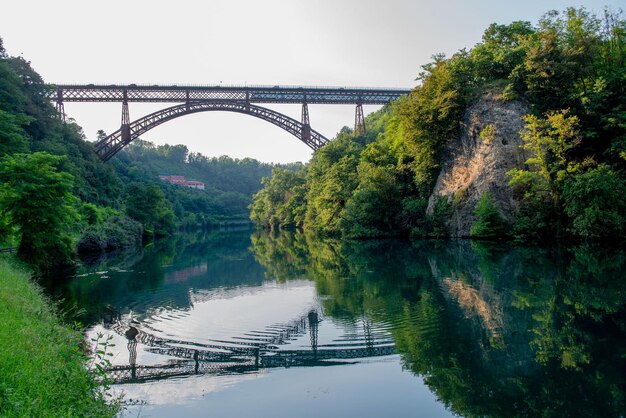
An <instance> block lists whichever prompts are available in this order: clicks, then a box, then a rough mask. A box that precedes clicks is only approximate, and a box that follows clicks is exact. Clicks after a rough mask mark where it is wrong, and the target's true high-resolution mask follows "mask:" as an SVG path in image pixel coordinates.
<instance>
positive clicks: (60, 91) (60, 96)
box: [56, 89, 65, 122]
mask: <svg viewBox="0 0 626 418" xmlns="http://www.w3.org/2000/svg"><path fill="white" fill-rule="evenodd" d="M56 107H57V112H59V117H60V118H61V120H62V121H63V122H65V105H63V89H57V106H56Z"/></svg>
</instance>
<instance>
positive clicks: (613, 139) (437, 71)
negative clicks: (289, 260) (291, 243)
mask: <svg viewBox="0 0 626 418" xmlns="http://www.w3.org/2000/svg"><path fill="white" fill-rule="evenodd" d="M418 82H419V83H418V86H417V87H416V88H415V89H414V90H413V91H412V92H411V94H410V95H408V96H407V97H404V98H402V99H400V100H398V101H396V102H394V103H392V104H390V105H388V106H386V107H385V108H383V109H381V110H380V111H378V112H375V113H373V114H370V115H368V117H367V118H366V127H367V133H366V134H365V135H361V136H356V135H354V133H353V132H352V131H351V130H350V129H349V128H344V129H343V130H342V131H341V132H340V133H339V134H338V135H337V137H336V138H335V139H334V140H333V141H331V142H330V143H329V144H328V145H326V146H325V147H324V148H322V149H320V150H318V151H317V152H316V153H315V155H314V156H313V158H312V160H311V161H310V163H309V164H307V166H306V167H304V168H303V169H302V170H300V171H296V172H293V171H286V170H282V169H275V170H274V171H273V173H272V177H271V178H269V179H266V180H265V181H264V185H265V187H264V188H263V189H262V190H261V191H260V192H259V193H257V194H256V195H255V197H254V204H253V205H252V206H251V218H252V219H253V221H254V222H255V223H257V224H258V225H262V226H264V227H267V228H304V229H306V230H308V231H312V232H315V233H317V234H321V235H325V236H335V237H338V236H343V237H357V238H362V237H383V236H403V235H404V236H414V237H420V236H437V237H442V236H446V235H447V234H448V232H447V229H446V223H447V221H448V219H449V217H450V213H451V211H453V210H454V207H455V205H457V204H458V200H460V199H462V198H463V196H448V197H439V198H437V199H436V201H435V202H434V204H432V203H431V206H432V208H431V210H427V208H428V206H429V199H431V200H432V193H433V187H434V184H435V181H436V179H437V175H438V173H439V171H440V169H441V165H442V159H443V158H444V155H443V152H442V150H443V148H444V147H445V146H446V144H448V143H449V142H450V141H452V140H454V138H456V137H458V135H459V130H460V125H461V121H462V119H463V115H464V112H465V110H466V109H467V108H468V106H469V105H470V104H471V103H473V102H475V101H476V100H477V99H478V98H480V97H481V96H482V95H485V94H487V93H489V94H492V95H495V96H496V97H497V100H498V101H500V102H502V103H507V102H512V101H517V102H520V103H523V104H524V105H525V106H526V107H527V108H528V112H527V113H526V114H525V115H523V116H521V117H522V119H523V123H524V125H523V126H524V127H523V129H522V130H521V131H520V132H519V137H521V140H522V141H523V144H522V148H523V150H522V152H523V155H524V156H525V163H524V164H523V166H522V167H520V168H517V169H513V170H510V171H509V172H508V184H505V185H504V186H505V187H507V188H509V190H510V193H511V194H512V195H513V197H514V198H515V199H516V201H517V202H518V205H517V207H518V208H517V210H516V213H514V214H513V215H514V216H513V220H512V221H506V220H505V218H506V217H505V216H503V215H504V214H503V213H502V209H501V208H500V207H498V204H497V202H496V201H494V199H493V198H492V197H491V196H490V194H489V193H484V194H483V195H482V196H481V198H480V201H479V202H478V203H477V204H476V206H475V209H474V219H473V222H474V224H473V225H472V228H471V236H473V237H477V238H507V237H508V238H517V239H520V240H542V239H545V238H553V237H557V238H561V239H565V238H567V239H575V240H597V239H601V240H607V239H620V238H623V237H624V236H625V235H626V215H625V214H626V182H625V178H626V95H625V92H626V21H625V20H624V19H623V17H622V14H621V12H613V11H610V10H606V11H605V12H604V15H603V16H601V17H598V16H595V15H593V14H591V13H589V12H588V11H586V10H585V9H582V8H581V9H576V8H568V9H566V10H565V11H563V12H562V13H559V12H556V11H552V12H549V13H547V14H546V15H545V16H544V17H543V18H542V19H540V21H539V22H538V24H537V25H532V24H531V23H529V22H522V21H518V22H513V23H511V24H508V25H499V24H492V25H491V26H489V27H488V28H487V30H486V31H485V33H484V35H483V39H482V41H481V42H480V43H478V44H477V45H475V46H474V47H473V48H471V49H470V50H465V49H463V50H461V51H459V52H457V53H455V54H454V55H453V56H451V57H445V56H444V55H435V56H434V57H433V61H432V62H430V63H428V64H426V65H424V66H423V67H422V72H420V74H419V77H418ZM493 135H494V132H493V127H492V126H485V127H484V129H483V130H482V131H481V132H480V138H481V140H482V141H485V142H487V141H489V140H490V139H491V138H492V137H493Z"/></svg>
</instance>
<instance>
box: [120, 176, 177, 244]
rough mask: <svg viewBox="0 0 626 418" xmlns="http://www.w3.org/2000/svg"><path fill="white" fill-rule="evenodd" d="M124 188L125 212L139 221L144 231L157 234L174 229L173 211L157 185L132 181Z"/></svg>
mask: <svg viewBox="0 0 626 418" xmlns="http://www.w3.org/2000/svg"><path fill="white" fill-rule="evenodd" d="M126 190H127V195H126V213H127V214H128V216H130V217H131V218H133V219H135V220H136V221H138V222H140V223H141V224H142V225H143V226H144V228H145V232H147V233H148V234H154V235H156V236H159V235H169V234H171V233H172V232H173V231H174V219H175V216H174V212H173V211H172V207H171V205H170V203H169V202H168V201H167V200H166V199H165V195H164V194H163V191H162V190H161V189H160V188H159V187H158V186H157V185H154V184H148V185H144V184H141V183H132V184H130V185H128V187H127V189H126Z"/></svg>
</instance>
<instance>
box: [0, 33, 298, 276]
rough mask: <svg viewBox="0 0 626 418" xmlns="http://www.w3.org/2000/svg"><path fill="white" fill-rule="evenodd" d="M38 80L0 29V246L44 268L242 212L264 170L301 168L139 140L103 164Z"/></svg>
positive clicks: (243, 217) (239, 217) (240, 216)
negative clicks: (191, 184)
mask: <svg viewBox="0 0 626 418" xmlns="http://www.w3.org/2000/svg"><path fill="white" fill-rule="evenodd" d="M45 88H46V87H45V85H44V82H43V80H42V78H41V76H39V74H37V73H36V72H35V70H33V69H32V67H31V65H30V63H29V62H28V61H26V60H24V59H23V58H22V57H11V56H8V54H7V53H6V51H5V49H4V47H3V45H2V41H1V39H0V247H12V246H15V247H17V248H18V255H19V256H20V258H22V259H23V260H25V261H27V262H28V263H30V264H31V265H32V266H33V267H34V268H36V269H39V270H42V271H43V270H49V269H52V268H55V267H58V266H61V265H68V264H71V263H72V260H73V258H74V256H75V254H76V252H77V251H79V252H93V251H111V250H117V249H122V248H125V247H133V246H137V245H141V243H142V241H145V240H146V239H152V238H153V237H158V236H163V235H168V234H171V233H172V232H174V231H175V230H176V228H181V227H182V228H185V227H187V228H188V227H193V228H196V227H203V226H207V225H212V224H219V223H223V222H242V221H243V222H249V220H248V205H250V203H251V202H252V195H253V194H254V193H256V192H257V191H258V190H259V189H260V188H261V179H262V178H263V177H265V176H268V175H270V173H271V171H272V169H274V168H277V167H281V168H282V169H285V170H299V169H301V168H302V167H301V164H292V165H282V166H276V165H273V164H266V163H260V162H258V161H256V160H253V159H243V160H237V159H231V158H229V157H225V156H223V157H219V158H208V157H205V156H203V155H200V154H198V153H190V152H189V151H188V150H187V148H186V147H185V146H183V145H175V146H171V145H163V146H157V145H154V144H152V143H149V142H146V141H142V140H137V141H135V143H133V144H132V145H131V146H129V147H127V148H126V149H125V150H123V151H122V152H121V153H120V154H118V155H117V156H116V157H115V158H113V160H112V161H110V162H109V163H106V164H105V163H103V162H101V161H100V160H99V159H98V157H97V156H96V154H95V152H94V151H93V146H92V144H91V143H90V142H88V141H86V140H85V136H84V134H83V132H82V129H81V128H80V126H78V125H77V124H76V123H75V122H74V121H72V120H71V119H70V120H69V121H67V122H65V121H63V119H62V118H61V117H60V115H59V114H58V113H57V111H56V110H55V109H54V107H53V106H52V105H51V104H50V103H49V102H48V100H47V99H46V98H45V96H44V91H45ZM98 134H99V135H103V134H104V132H99V133H98ZM163 173H167V174H175V175H182V176H186V177H187V178H188V179H190V180H197V181H201V182H204V183H205V186H206V187H205V190H196V189H189V188H186V187H181V186H178V185H173V184H168V183H165V182H163V181H161V180H160V179H159V174H163Z"/></svg>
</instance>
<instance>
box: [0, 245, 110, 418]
mask: <svg viewBox="0 0 626 418" xmlns="http://www.w3.org/2000/svg"><path fill="white" fill-rule="evenodd" d="M82 338H83V337H82V335H81V333H80V332H78V331H76V330H73V329H71V328H70V327H68V326H66V325H64V324H62V322H61V320H60V318H59V315H58V313H57V312H55V310H54V308H53V307H52V305H51V303H50V301H48V300H47V299H46V297H45V296H44V295H43V293H42V292H41V289H40V288H39V286H37V285H36V284H35V283H33V282H32V281H31V280H30V274H29V273H28V272H27V271H26V269H25V268H22V267H21V266H19V265H18V262H17V261H16V260H15V259H14V258H13V257H11V256H8V255H2V256H1V257H0V415H1V416H10V417H14V416H15V417H47V416H63V417H73V416H98V417H107V416H110V417H112V416H115V414H116V412H117V411H116V408H115V407H113V406H111V405H108V404H107V403H106V401H105V399H104V396H103V395H102V394H101V393H100V391H99V388H98V384H97V382H96V381H95V380H94V376H93V375H92V374H91V373H90V372H89V371H88V370H87V369H86V368H85V367H84V364H85V356H84V353H83V352H82V350H81V348H80V346H81V343H82Z"/></svg>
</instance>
